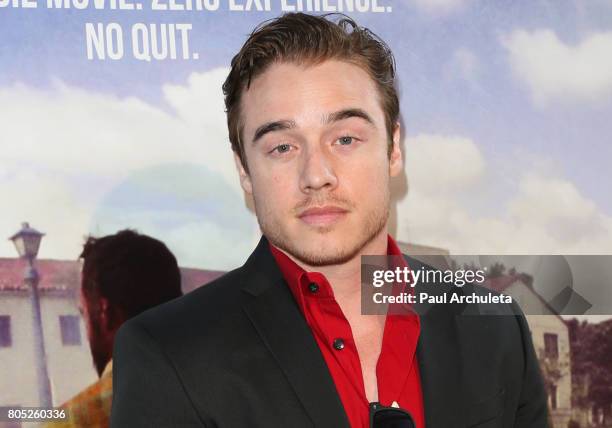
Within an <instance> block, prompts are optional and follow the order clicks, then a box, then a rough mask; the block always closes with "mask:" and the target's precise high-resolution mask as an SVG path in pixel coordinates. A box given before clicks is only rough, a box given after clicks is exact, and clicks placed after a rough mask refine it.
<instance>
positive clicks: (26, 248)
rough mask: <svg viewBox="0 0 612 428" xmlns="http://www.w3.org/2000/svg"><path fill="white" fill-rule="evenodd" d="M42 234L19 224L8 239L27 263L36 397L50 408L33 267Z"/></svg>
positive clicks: (47, 375) (47, 374) (49, 394)
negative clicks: (30, 291)
mask: <svg viewBox="0 0 612 428" xmlns="http://www.w3.org/2000/svg"><path fill="white" fill-rule="evenodd" d="M43 236H44V233H40V232H39V231H38V230H36V229H33V228H31V227H30V225H29V224H28V223H22V224H21V230H20V231H19V232H17V233H15V234H14V235H13V236H11V237H10V238H9V239H10V240H11V241H13V244H15V248H17V252H18V253H19V257H20V258H22V259H26V260H27V261H28V267H27V268H26V270H25V272H24V277H23V280H24V282H25V284H26V285H28V286H29V287H30V289H31V290H32V293H31V294H30V302H31V304H32V324H33V327H34V353H35V355H34V360H35V362H36V374H37V377H38V397H39V401H40V404H39V405H40V406H42V407H52V405H53V399H52V396H51V382H50V381H49V373H48V371H47V355H46V354H45V342H44V336H43V327H42V317H41V315H40V300H39V296H38V282H39V279H40V278H39V276H38V272H37V271H36V268H35V267H34V259H36V256H37V255H38V248H39V247H40V241H41V239H42V237H43Z"/></svg>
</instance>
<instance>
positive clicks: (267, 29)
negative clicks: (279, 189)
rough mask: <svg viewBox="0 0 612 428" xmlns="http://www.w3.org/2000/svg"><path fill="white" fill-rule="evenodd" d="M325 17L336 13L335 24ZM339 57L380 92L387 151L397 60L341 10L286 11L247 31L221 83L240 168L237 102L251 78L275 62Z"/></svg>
mask: <svg viewBox="0 0 612 428" xmlns="http://www.w3.org/2000/svg"><path fill="white" fill-rule="evenodd" d="M328 17H339V19H338V21H337V22H333V21H331V20H329V19H327V18H328ZM330 59H337V60H342V61H346V62H350V63H352V64H355V65H357V66H359V67H361V68H362V69H363V70H365V71H366V72H367V73H368V74H369V75H370V77H372V79H373V80H374V81H375V82H376V86H377V88H378V90H379V91H380V95H381V104H382V106H381V107H382V109H383V111H384V113H385V125H386V128H387V134H388V136H389V149H388V151H389V154H390V153H391V149H392V145H393V140H392V137H393V130H394V128H395V123H396V122H397V120H398V117H399V101H398V97H397V92H396V89H395V85H394V82H395V61H394V58H393V54H392V53H391V50H390V49H389V47H388V46H387V45H386V43H385V42H384V41H382V40H381V39H380V38H379V37H378V36H376V35H375V34H374V33H372V32H371V31H370V30H368V29H367V28H361V27H359V26H358V25H357V23H356V22H355V21H353V20H352V19H351V18H349V17H347V16H345V15H341V14H329V15H323V16H313V15H308V14H305V13H287V14H285V15H283V16H281V17H279V18H276V19H273V20H271V21H266V22H264V23H262V24H260V25H259V26H258V27H257V28H255V30H254V31H253V32H252V33H251V35H250V36H249V38H248V39H247V41H246V42H245V44H244V45H243V46H242V49H240V52H238V54H236V56H234V58H233V59H232V64H231V65H232V68H231V70H230V73H229V75H228V76H227V79H226V80H225V83H223V94H224V95H225V108H226V113H227V127H228V131H229V138H230V142H231V144H232V150H234V152H236V153H237V154H238V156H239V157H240V161H241V162H242V165H243V167H244V168H245V170H246V171H247V172H248V166H247V162H246V157H245V153H244V146H243V142H242V138H241V136H242V135H241V134H242V127H243V126H244V123H243V122H242V120H241V117H240V100H241V97H242V94H243V91H244V90H248V88H249V86H250V84H251V81H252V80H253V79H254V78H256V77H257V76H259V75H261V74H262V73H263V72H264V71H266V69H267V68H268V67H269V66H270V65H271V64H274V63H277V62H294V63H297V64H319V63H321V62H323V61H326V60H330Z"/></svg>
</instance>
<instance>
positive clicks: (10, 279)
mask: <svg viewBox="0 0 612 428" xmlns="http://www.w3.org/2000/svg"><path fill="white" fill-rule="evenodd" d="M35 266H36V270H37V271H38V274H39V275H40V283H39V289H40V290H44V291H50V290H76V289H78V287H79V285H80V271H81V266H80V262H78V261H75V260H44V259H43V260H36V262H35ZM26 267H27V262H26V261H25V260H23V259H14V258H11V259H9V258H0V291H9V290H26V289H27V288H26V287H25V285H24V283H23V275H24V272H25V270H26ZM224 273H225V272H223V271H214V270H204V269H193V268H181V282H182V288H183V291H184V292H185V293H187V292H189V291H192V290H193V289H195V288H198V287H199V286H201V285H204V284H207V283H209V282H210V281H212V280H213V279H215V278H218V277H220V276H221V275H223V274H224Z"/></svg>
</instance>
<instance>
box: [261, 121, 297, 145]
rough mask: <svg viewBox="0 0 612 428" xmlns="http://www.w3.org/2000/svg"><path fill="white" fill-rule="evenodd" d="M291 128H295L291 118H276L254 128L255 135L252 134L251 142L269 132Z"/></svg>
mask: <svg viewBox="0 0 612 428" xmlns="http://www.w3.org/2000/svg"><path fill="white" fill-rule="evenodd" d="M292 128H295V122H294V121H292V120H276V121H274V122H268V123H264V124H263V125H261V126H260V127H258V128H257V129H256V130H255V135H254V136H253V144H254V143H256V142H257V140H259V139H261V138H262V137H263V136H264V135H266V134H267V133H269V132H274V131H283V130H286V129H292Z"/></svg>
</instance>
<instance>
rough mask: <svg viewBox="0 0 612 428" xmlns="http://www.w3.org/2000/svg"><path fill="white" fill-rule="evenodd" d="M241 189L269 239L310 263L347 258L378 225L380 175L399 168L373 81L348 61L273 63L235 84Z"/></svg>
mask: <svg viewBox="0 0 612 428" xmlns="http://www.w3.org/2000/svg"><path fill="white" fill-rule="evenodd" d="M241 112H242V118H243V122H244V129H243V133H242V135H243V139H244V145H245V154H246V159H247V163H248V167H249V173H248V174H247V173H246V172H245V170H244V168H242V165H241V164H240V161H239V160H238V157H236V160H237V165H238V168H239V172H240V176H241V183H242V187H243V189H244V190H245V191H246V192H247V193H249V194H251V195H252V196H253V200H254V205H255V211H256V214H257V219H258V221H259V224H260V227H261V229H262V232H263V234H264V235H265V236H266V237H267V238H268V239H269V240H270V242H272V244H274V245H276V246H278V247H279V248H281V249H283V250H285V251H286V252H288V253H289V254H290V255H292V256H294V257H295V258H297V259H298V260H301V261H302V262H304V263H306V264H308V265H311V266H319V265H329V264H337V263H343V262H346V261H348V260H350V259H351V258H352V257H354V256H355V255H357V253H358V252H359V251H360V250H361V249H362V248H363V247H364V246H365V245H366V244H368V243H369V242H371V241H372V240H373V239H374V238H375V237H376V236H378V235H379V234H384V233H386V225H387V219H388V214H389V179H390V176H393V175H397V174H399V172H400V171H401V169H402V160H401V152H400V149H399V126H397V127H396V129H395V130H394V138H393V139H394V145H393V151H392V154H391V157H390V158H389V156H388V134H387V131H386V129H385V118H384V113H383V110H382V108H381V104H380V98H379V94H378V91H377V88H376V86H375V82H374V81H373V80H372V79H371V78H370V76H369V75H368V74H367V73H366V72H365V71H363V70H362V69H361V68H359V67H358V66H356V65H353V64H350V63H347V62H342V61H335V60H329V61H325V62H323V63H321V64H318V65H309V66H303V65H296V64H291V63H279V64H274V65H272V66H270V67H269V68H268V69H267V70H266V71H265V72H264V73H263V74H262V75H260V76H258V77H257V78H256V79H254V80H253V82H252V84H251V87H250V88H249V89H248V90H247V91H246V92H245V93H244V94H243V97H242V105H241Z"/></svg>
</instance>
